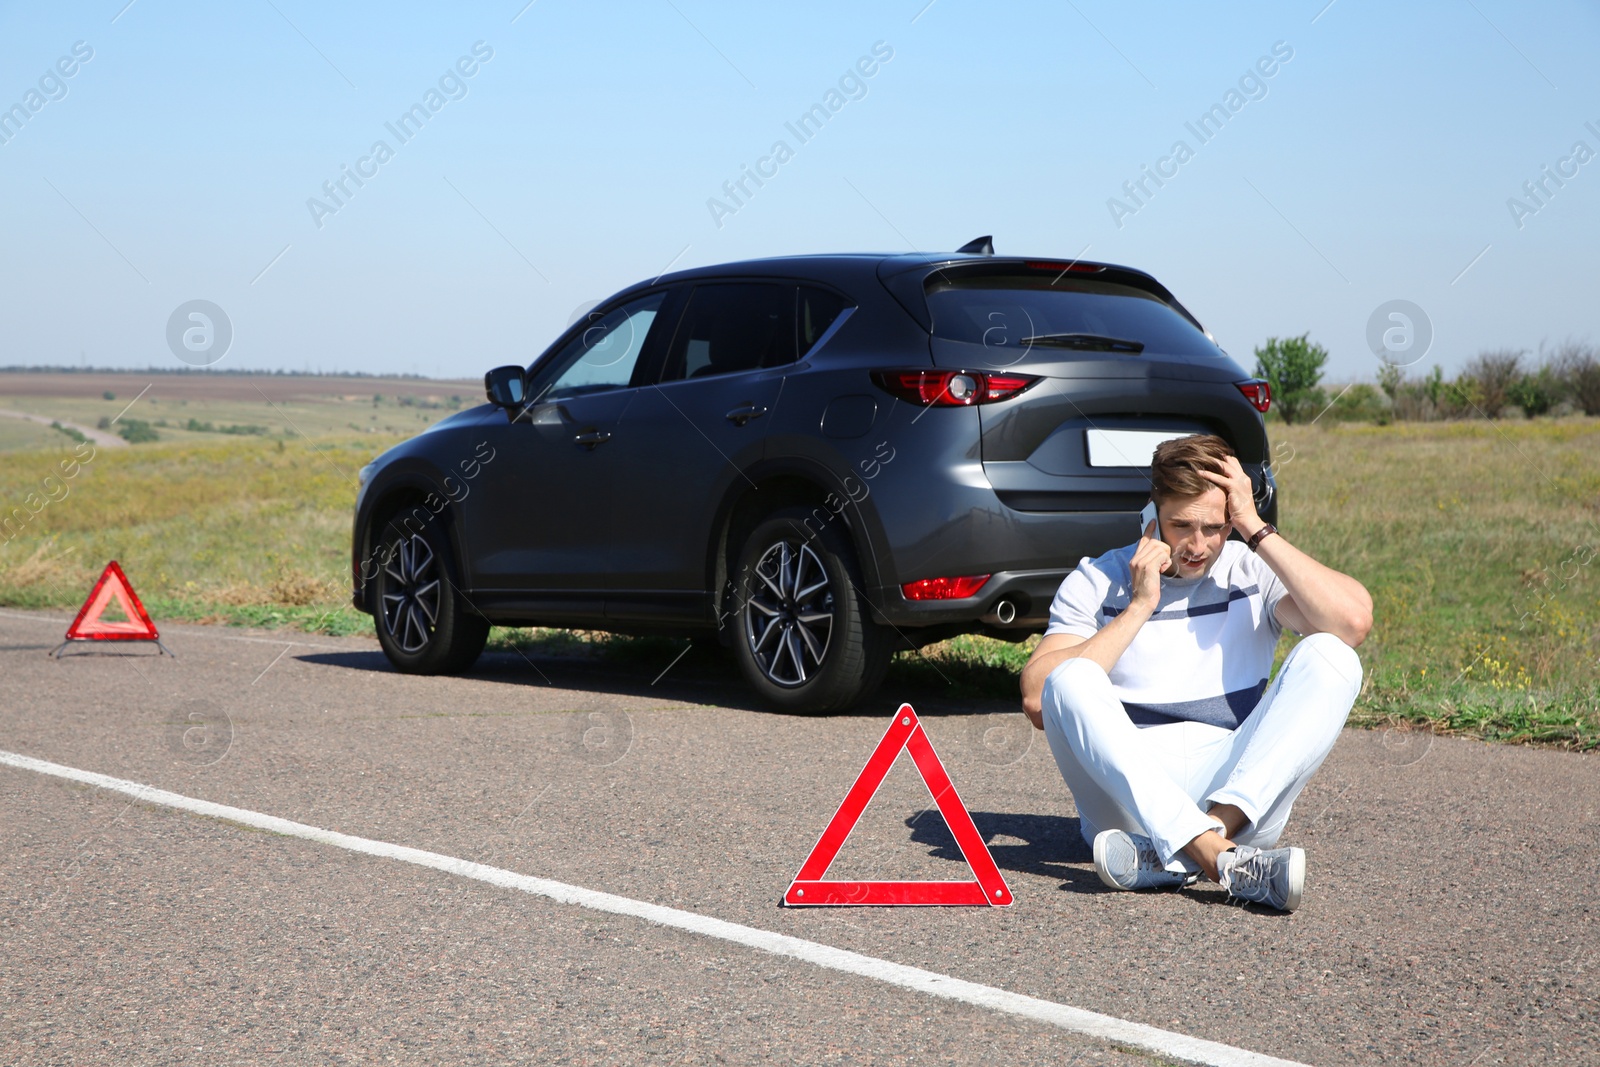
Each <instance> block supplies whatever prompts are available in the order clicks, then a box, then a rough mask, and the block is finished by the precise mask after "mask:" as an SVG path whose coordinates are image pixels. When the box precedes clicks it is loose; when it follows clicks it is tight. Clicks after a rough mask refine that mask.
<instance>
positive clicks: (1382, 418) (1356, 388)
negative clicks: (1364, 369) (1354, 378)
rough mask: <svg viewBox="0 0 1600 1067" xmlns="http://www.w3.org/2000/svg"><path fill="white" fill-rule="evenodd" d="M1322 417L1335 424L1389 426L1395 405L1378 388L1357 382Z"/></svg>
mask: <svg viewBox="0 0 1600 1067" xmlns="http://www.w3.org/2000/svg"><path fill="white" fill-rule="evenodd" d="M1322 417H1323V418H1324V419H1328V420H1332V421H1334V422H1375V423H1377V424H1378V425H1379V426H1387V425H1388V424H1389V420H1390V419H1391V418H1392V417H1393V403H1392V401H1391V399H1390V398H1389V397H1388V396H1386V395H1384V393H1383V392H1380V391H1379V390H1378V388H1377V386H1374V385H1371V384H1369V383H1367V382H1357V383H1356V384H1355V385H1352V386H1351V387H1350V388H1348V389H1346V390H1345V391H1344V394H1343V395H1342V396H1340V397H1339V399H1338V400H1336V401H1334V403H1333V406H1332V407H1330V408H1328V410H1327V413H1326V414H1325V415H1323V416H1322Z"/></svg>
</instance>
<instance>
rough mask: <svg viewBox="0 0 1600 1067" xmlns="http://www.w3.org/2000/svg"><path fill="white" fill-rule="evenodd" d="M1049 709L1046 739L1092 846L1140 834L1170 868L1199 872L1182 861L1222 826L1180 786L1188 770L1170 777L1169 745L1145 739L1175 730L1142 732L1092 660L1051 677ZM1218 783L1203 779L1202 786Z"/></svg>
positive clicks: (1075, 662)
mask: <svg viewBox="0 0 1600 1067" xmlns="http://www.w3.org/2000/svg"><path fill="white" fill-rule="evenodd" d="M1043 706H1044V734H1045V738H1046V740H1048V741H1049V742H1050V751H1051V752H1052V753H1053V754H1054V755H1055V758H1056V765H1057V766H1058V767H1059V768H1060V769H1061V776H1062V777H1063V778H1064V779H1066V782H1067V788H1069V789H1071V790H1072V798H1073V801H1074V803H1076V804H1077V807H1078V816H1079V818H1080V820H1082V823H1083V829H1084V837H1085V839H1091V840H1092V838H1093V835H1094V833H1095V832H1096V831H1098V830H1107V829H1135V830H1137V832H1141V833H1143V834H1144V835H1145V836H1147V837H1149V838H1150V840H1151V841H1152V842H1153V843H1154V845H1155V847H1156V850H1157V852H1158V853H1160V857H1161V861H1162V863H1163V864H1166V865H1167V867H1168V869H1171V870H1176V869H1180V868H1183V869H1191V870H1192V869H1193V866H1192V864H1188V863H1186V862H1185V861H1183V860H1175V859H1174V857H1175V856H1177V855H1178V854H1179V853H1180V852H1181V850H1182V849H1183V847H1184V845H1186V844H1187V843H1188V842H1189V841H1191V840H1193V839H1194V838H1195V837H1196V836H1198V835H1199V834H1203V833H1206V832H1208V831H1210V830H1213V829H1214V828H1215V826H1216V823H1215V821H1214V820H1212V819H1211V818H1210V817H1209V816H1207V815H1206V814H1205V812H1204V811H1202V810H1201V807H1200V805H1199V804H1197V803H1196V797H1197V796H1199V795H1200V793H1199V790H1195V791H1194V794H1193V795H1191V793H1190V792H1189V791H1186V790H1185V788H1184V787H1183V785H1181V784H1180V783H1179V781H1178V778H1180V777H1184V775H1183V773H1182V771H1183V768H1178V769H1177V773H1169V770H1168V769H1167V768H1166V767H1165V766H1164V764H1165V763H1167V762H1168V761H1169V759H1170V756H1168V754H1167V753H1163V752H1162V751H1161V749H1162V748H1163V747H1164V746H1158V745H1155V744H1152V743H1151V742H1150V740H1149V739H1147V738H1146V737H1144V736H1143V735H1144V734H1146V733H1149V732H1150V731H1152V730H1168V729H1173V728H1174V727H1163V726H1157V727H1151V728H1149V730H1141V729H1140V728H1139V727H1137V726H1135V725H1134V724H1133V723H1132V722H1131V721H1130V720H1129V719H1128V715H1127V712H1125V711H1124V710H1123V708H1122V703H1121V701H1119V700H1118V699H1117V696H1116V692H1115V690H1113V689H1112V687H1111V680H1110V679H1109V678H1107V677H1106V672H1105V671H1104V670H1102V669H1101V668H1100V666H1099V665H1098V664H1096V663H1094V662H1093V661H1091V660H1087V659H1069V660H1067V661H1066V662H1065V663H1063V664H1062V665H1061V666H1059V667H1057V668H1056V669H1055V670H1054V671H1052V672H1051V673H1050V677H1049V678H1048V679H1047V680H1046V682H1045V686H1044V695H1043ZM1188 725H1191V724H1176V726H1177V727H1179V728H1181V727H1183V726H1188ZM1196 725H1197V724H1196ZM1218 733H1222V731H1218ZM1228 754H1229V753H1228V749H1227V747H1226V745H1218V746H1216V754H1215V756H1214V757H1210V758H1208V756H1207V754H1204V753H1199V752H1197V753H1195V754H1194V758H1195V759H1196V760H1197V761H1198V760H1202V759H1203V760H1205V762H1206V764H1207V766H1206V767H1205V768H1204V770H1209V769H1210V768H1211V767H1215V766H1217V765H1220V764H1221V763H1222V762H1223V761H1224V759H1225V758H1226V757H1227V755H1228ZM1178 755H1180V756H1186V755H1187V754H1186V753H1182V754H1178ZM1163 757H1167V758H1163ZM1192 769H1195V770H1201V769H1202V768H1199V767H1195V768H1192ZM1212 777H1213V775H1212V774H1205V773H1203V774H1202V775H1200V776H1199V781H1201V782H1205V781H1206V780H1207V779H1208V778H1212Z"/></svg>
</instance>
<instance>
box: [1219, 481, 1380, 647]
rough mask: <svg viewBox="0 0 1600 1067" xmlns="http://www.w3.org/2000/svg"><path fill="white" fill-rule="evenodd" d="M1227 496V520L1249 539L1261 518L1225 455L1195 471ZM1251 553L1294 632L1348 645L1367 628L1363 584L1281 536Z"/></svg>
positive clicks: (1355, 642)
mask: <svg viewBox="0 0 1600 1067" xmlns="http://www.w3.org/2000/svg"><path fill="white" fill-rule="evenodd" d="M1198 473H1199V474H1200V475H1201V476H1202V477H1204V478H1206V479H1208V480H1209V481H1211V482H1212V483H1213V484H1215V485H1216V486H1217V487H1218V488H1219V489H1221V490H1222V491H1223V492H1224V493H1226V494H1227V496H1228V521H1229V522H1230V523H1232V524H1233V528H1234V529H1236V530H1238V531H1239V536H1240V537H1243V538H1244V539H1245V540H1247V541H1248V540H1249V539H1250V538H1251V537H1253V536H1255V535H1256V533H1257V532H1259V531H1260V530H1261V528H1262V527H1264V526H1265V525H1266V522H1265V521H1264V520H1263V519H1262V518H1261V516H1260V515H1258V514H1257V513H1256V502H1255V498H1254V497H1253V496H1252V495H1251V491H1250V476H1249V475H1248V474H1246V473H1245V472H1244V468H1243V467H1241V466H1239V461H1238V460H1237V459H1235V458H1233V457H1232V456H1229V457H1228V458H1227V459H1226V460H1225V461H1224V464H1223V470H1222V471H1221V472H1220V473H1219V472H1216V471H1206V470H1202V471H1199V472H1198ZM1256 551H1257V552H1258V553H1259V554H1260V556H1261V558H1262V559H1264V560H1266V562H1267V566H1269V567H1271V568H1272V572H1273V573H1274V574H1276V575H1277V576H1278V580H1279V581H1281V582H1282V583H1283V587H1284V589H1285V590H1287V592H1288V595H1287V596H1285V597H1283V599H1281V600H1279V601H1278V606H1277V609H1276V611H1275V612H1274V614H1275V615H1276V616H1277V619H1278V622H1279V623H1281V624H1283V625H1284V626H1287V627H1289V628H1290V629H1291V630H1294V631H1295V632H1296V633H1299V634H1315V633H1330V634H1333V635H1334V636H1335V637H1337V638H1339V640H1341V641H1343V642H1344V643H1345V644H1347V645H1349V646H1350V647H1351V648H1355V647H1356V646H1357V645H1359V644H1361V642H1362V641H1365V640H1366V638H1367V634H1368V633H1369V632H1370V631H1371V630H1372V597H1371V595H1370V594H1369V593H1368V592H1367V589H1366V586H1364V585H1362V584H1361V583H1360V582H1358V581H1356V580H1355V579H1354V578H1352V577H1350V576H1349V575H1348V574H1341V573H1339V572H1338V571H1336V570H1334V569H1333V568H1332V567H1326V566H1324V565H1322V564H1321V563H1318V562H1317V561H1316V560H1314V559H1312V558H1311V557H1310V556H1308V555H1306V554H1305V553H1304V552H1302V551H1300V550H1299V549H1298V548H1296V547H1294V546H1293V545H1291V544H1290V543H1289V542H1288V541H1287V540H1285V538H1284V537H1283V535H1282V534H1269V535H1268V536H1267V538H1266V540H1264V541H1262V542H1261V543H1260V544H1259V545H1258V546H1257V547H1256Z"/></svg>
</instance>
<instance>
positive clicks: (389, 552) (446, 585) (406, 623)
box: [373, 518, 489, 674]
mask: <svg viewBox="0 0 1600 1067" xmlns="http://www.w3.org/2000/svg"><path fill="white" fill-rule="evenodd" d="M414 527H415V523H414V521H413V522H408V523H407V524H406V526H402V525H400V523H398V522H395V521H391V522H390V523H388V525H387V526H386V527H385V529H384V533H383V540H382V542H381V544H380V545H379V548H378V557H377V560H378V564H379V567H378V573H377V575H376V578H375V581H374V585H375V589H374V593H375V596H374V598H373V603H374V606H375V608H376V610H375V612H374V613H373V614H374V619H373V621H374V622H375V623H376V625H377V630H378V643H379V644H380V645H382V646H383V651H384V655H386V656H388V657H389V662H390V663H393V664H394V666H395V669H396V670H399V671H402V672H403V673H406V674H449V673H453V672H456V671H463V670H466V669H467V668H468V667H470V666H472V664H473V663H474V662H476V661H477V658H478V656H479V655H480V654H481V653H482V652H483V646H484V643H485V642H486V641H487V640H488V639H489V621H488V620H487V619H485V618H484V617H483V616H482V615H480V614H478V613H477V612H476V611H474V610H473V609H472V607H471V605H469V604H468V603H467V602H466V599H465V598H464V597H463V596H462V595H461V592H460V590H459V588H457V586H456V582H455V578H454V575H453V572H452V569H451V559H450V555H449V545H448V542H447V541H446V539H445V537H444V533H443V531H442V530H441V529H440V527H439V523H438V521H437V520H436V519H432V518H430V519H429V520H428V521H427V523H426V524H425V525H423V526H421V527H420V528H414Z"/></svg>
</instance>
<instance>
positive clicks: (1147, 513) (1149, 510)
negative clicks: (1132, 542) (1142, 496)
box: [1139, 500, 1161, 540]
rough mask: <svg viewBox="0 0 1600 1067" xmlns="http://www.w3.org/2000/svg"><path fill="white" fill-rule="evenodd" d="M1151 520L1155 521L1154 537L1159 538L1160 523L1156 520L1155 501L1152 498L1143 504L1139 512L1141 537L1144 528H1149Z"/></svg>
mask: <svg viewBox="0 0 1600 1067" xmlns="http://www.w3.org/2000/svg"><path fill="white" fill-rule="evenodd" d="M1152 522H1155V523H1156V539H1157V540H1159V539H1160V538H1161V524H1160V523H1159V522H1156V502H1155V501H1154V500H1152V501H1150V503H1148V504H1146V505H1145V506H1144V510H1143V511H1141V512H1139V536H1140V537H1143V536H1144V532H1145V530H1147V529H1149V528H1150V524H1151V523H1152Z"/></svg>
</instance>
